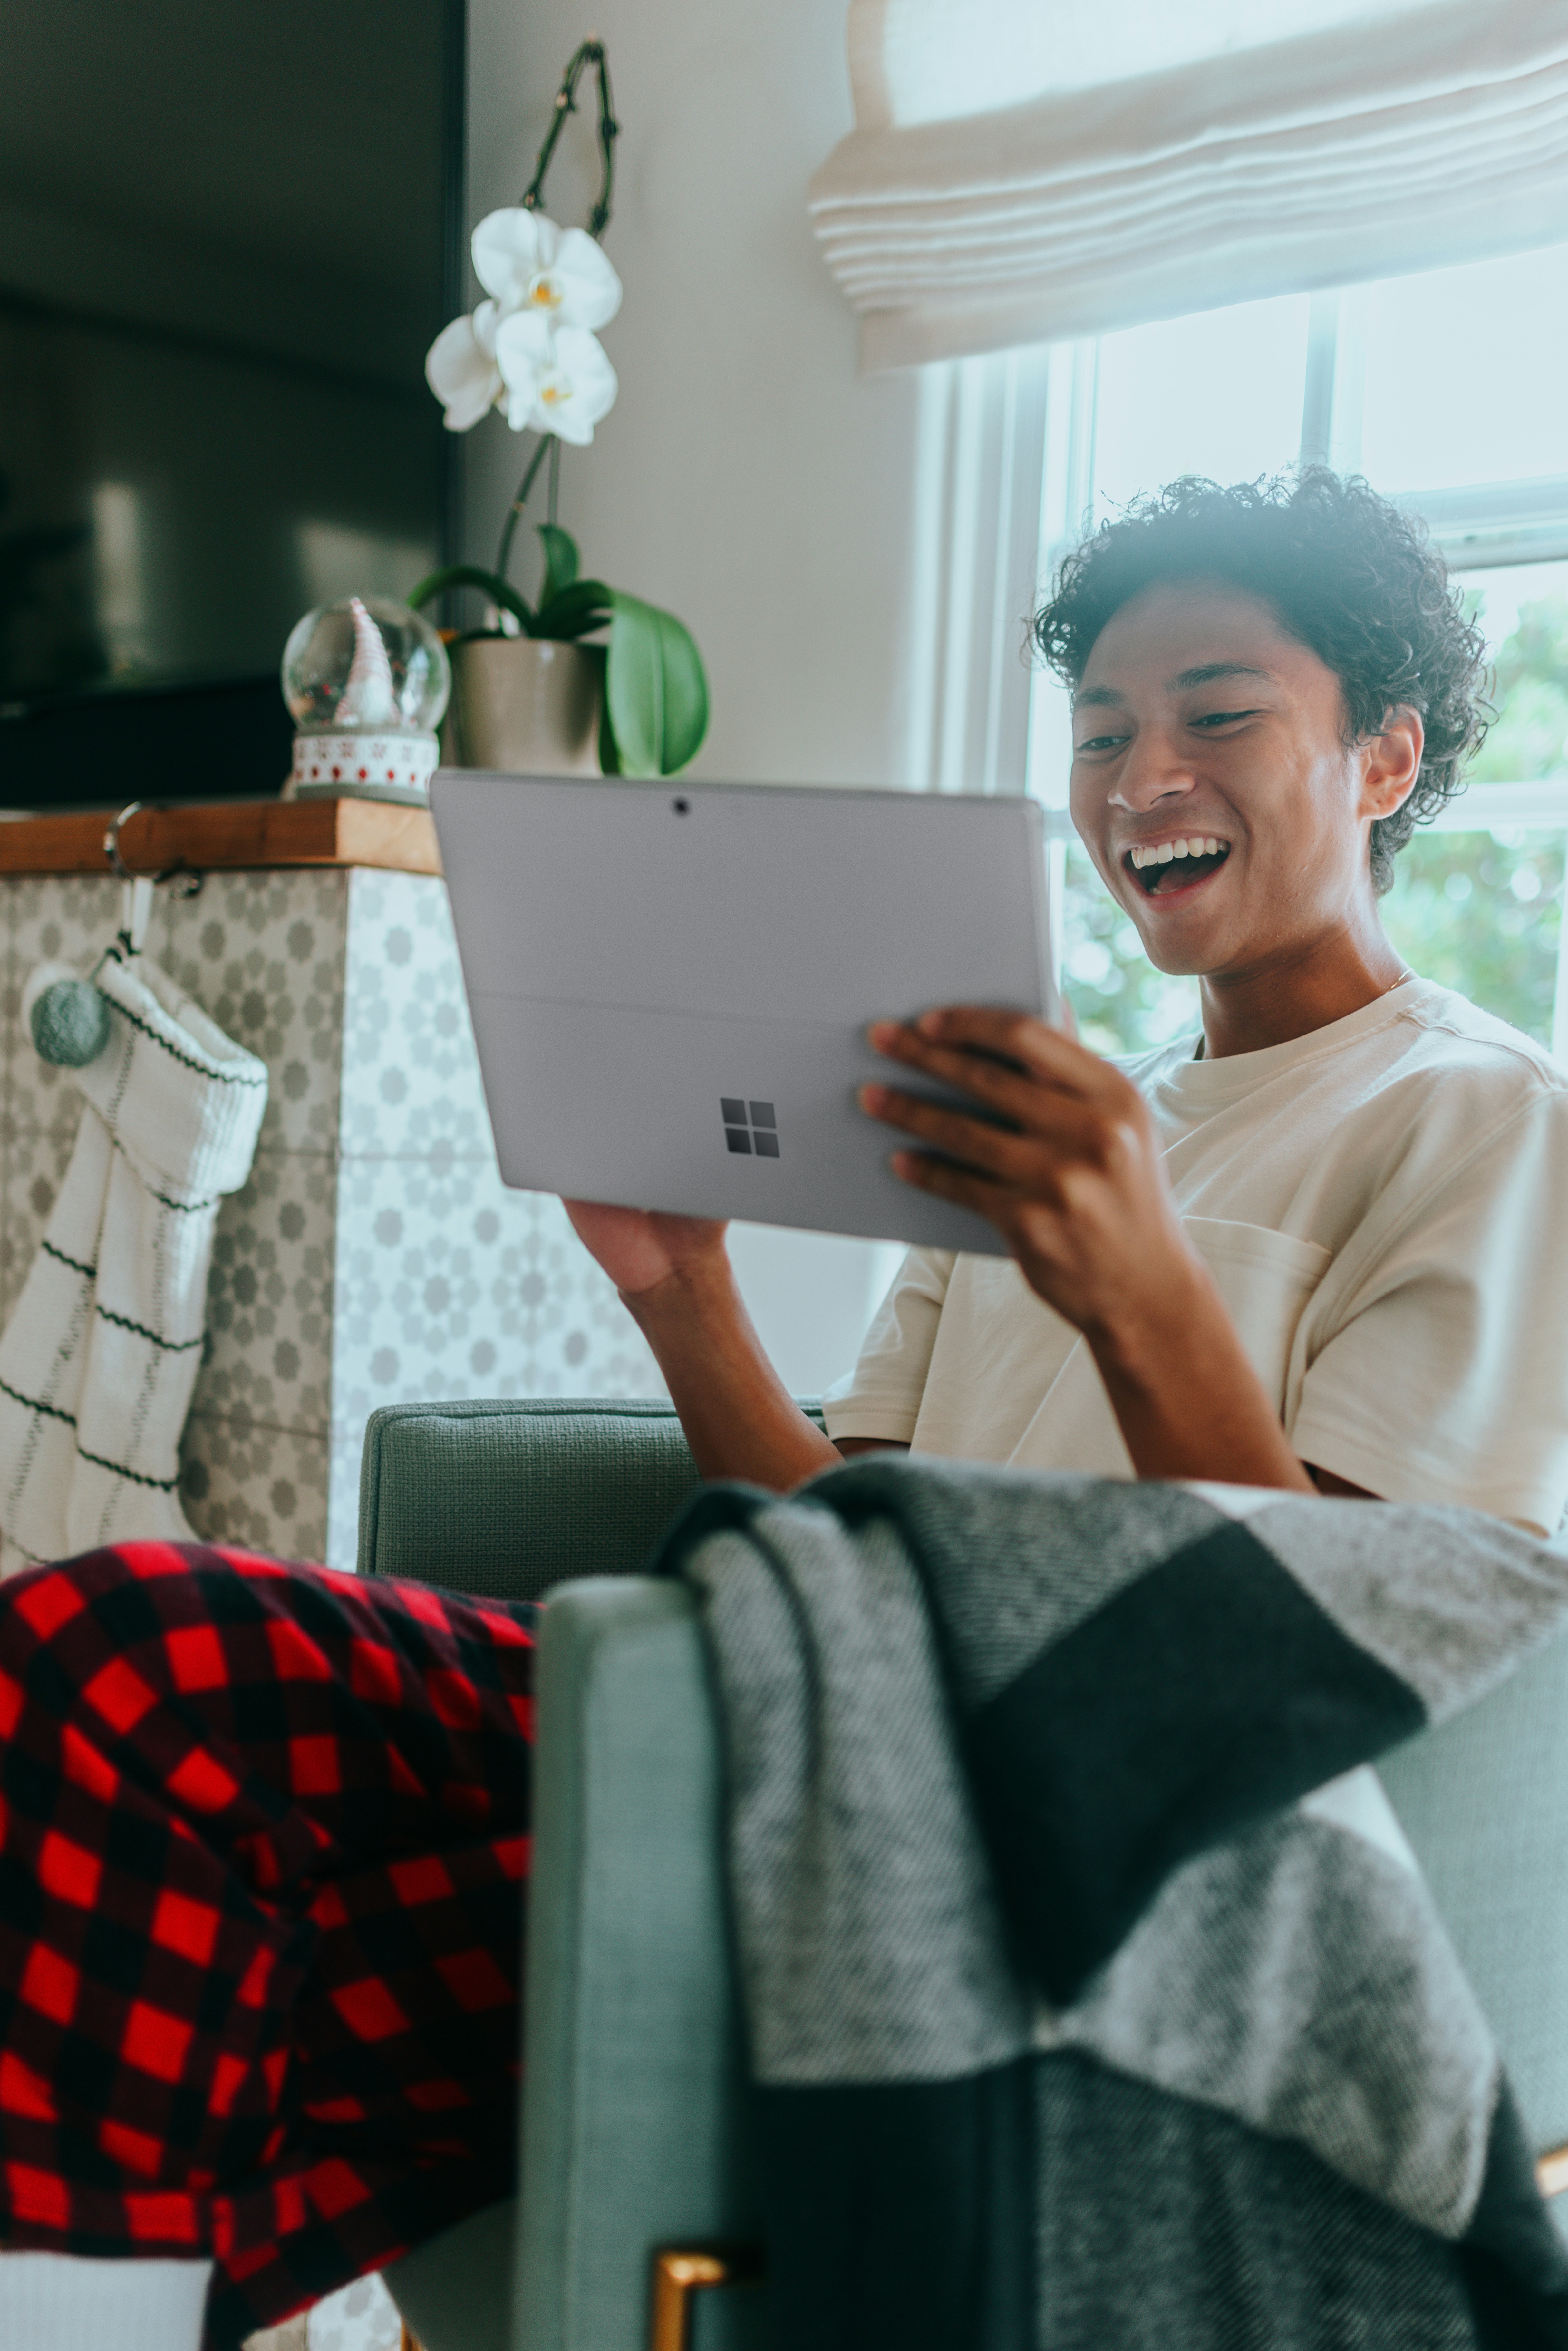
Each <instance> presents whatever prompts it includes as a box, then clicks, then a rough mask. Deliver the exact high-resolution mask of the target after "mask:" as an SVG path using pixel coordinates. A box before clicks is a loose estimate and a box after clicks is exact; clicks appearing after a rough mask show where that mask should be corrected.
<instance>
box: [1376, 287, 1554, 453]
mask: <svg viewBox="0 0 1568 2351" xmlns="http://www.w3.org/2000/svg"><path fill="white" fill-rule="evenodd" d="M1565 372H1568V246H1552V247H1551V248H1550V249H1549V250H1548V251H1546V252H1544V253H1521V254H1514V255H1511V256H1510V257H1509V258H1508V259H1507V260H1506V261H1477V262H1470V263H1468V264H1467V265H1466V266H1465V267H1463V268H1462V269H1432V270H1427V271H1426V272H1424V273H1423V275H1422V276H1420V277H1395V278H1390V279H1388V280H1386V281H1385V283H1384V284H1382V285H1379V286H1374V287H1371V288H1370V289H1369V296H1368V310H1367V329H1366V397H1365V406H1364V411H1363V415H1362V439H1361V463H1362V466H1363V468H1364V471H1365V474H1366V476H1367V478H1368V480H1369V481H1371V482H1372V483H1374V484H1375V486H1376V487H1377V488H1378V489H1380V490H1445V489H1459V488H1462V487H1463V486H1465V485H1466V484H1467V483H1470V482H1520V481H1530V480H1533V479H1534V478H1535V477H1536V476H1537V475H1543V474H1568V402H1564V399H1563V377H1564V373H1565Z"/></svg>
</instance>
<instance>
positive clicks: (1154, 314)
mask: <svg viewBox="0 0 1568 2351" xmlns="http://www.w3.org/2000/svg"><path fill="white" fill-rule="evenodd" d="M849 34H850V64H851V75H852V83H853V88H854V99H855V118H856V121H855V128H854V130H853V131H852V132H851V133H850V135H849V136H848V138H846V139H845V140H843V141H841V144H840V145H839V146H838V147H837V148H836V149H835V150H834V152H833V153H832V154H831V156H830V157H829V158H828V161H827V162H826V163H824V164H823V166H822V168H821V171H820V172H818V173H817V175H816V177H815V179H814V180H813V181H812V183H811V188H810V209H811V215H812V221H813V225H814V226H815V229H816V232H817V235H818V236H819V237H820V239H821V244H822V247H823V250H824V252H825V254H826V256H827V258H828V262H829V264H830V266H831V269H832V271H833V273H834V275H835V277H837V278H838V280H839V282H840V284H841V286H842V287H843V289H844V291H845V293H846V294H847V295H848V296H849V298H850V299H851V301H852V303H853V304H854V306H855V308H856V309H857V310H859V311H860V313H861V314H862V357H863V360H864V364H865V365H866V366H867V367H868V368H869V369H873V370H874V369H879V368H888V367H902V366H908V365H910V364H912V363H914V362H915V361H918V360H929V359H945V358H950V357H953V356H955V355H956V354H958V353H962V352H968V351H984V350H1000V349H1003V348H1006V347H1008V346H1010V345H1014V344H1020V343H1032V342H1042V341H1053V340H1058V339H1059V338H1061V337H1064V336H1072V335H1085V334H1094V333H1099V332H1101V331H1103V330H1104V329H1110V328H1113V327H1119V326H1127V325H1130V324H1133V323H1134V322H1135V321H1138V320H1142V319H1158V318H1172V317H1176V316H1177V315H1178V314H1180V313H1183V312H1186V311H1190V310H1203V309H1209V308H1215V307H1216V306H1218V304H1221V303H1227V302H1239V301H1246V300H1249V299H1251V298H1256V297H1259V296H1262V295H1268V294H1278V293H1285V292H1290V291H1296V290H1300V289H1301V288H1304V287H1316V286H1330V285H1343V284H1346V283H1349V282H1350V281H1352V280H1354V279H1359V278H1366V277H1394V276H1399V275H1403V274H1404V273H1406V272H1407V271H1413V270H1419V269H1425V268H1434V267H1437V266H1442V265H1444V264H1448V263H1452V262H1458V261H1465V260H1479V259H1482V258H1484V257H1486V256H1490V255H1493V254H1499V253H1505V252H1511V251H1521V250H1523V249H1525V248H1526V247H1530V246H1542V245H1550V244H1555V243H1558V242H1560V241H1562V240H1563V239H1568V0H1384V5H1370V4H1369V0H1189V5H1186V6H1185V7H1181V8H1177V7H1176V6H1174V5H1172V0H851V5H850V12H849ZM1486 331H1487V322H1486V320H1485V319H1472V320H1468V321H1466V320H1458V319H1445V320H1443V321H1442V322H1440V324H1438V325H1437V327H1436V328H1435V330H1434V340H1433V342H1432V344H1431V345H1430V346H1428V347H1427V349H1426V350H1423V351H1421V352H1420V353H1417V354H1413V355H1412V360H1413V364H1419V365H1421V366H1423V367H1430V366H1432V365H1435V364H1437V365H1440V364H1441V347H1442V341H1443V339H1444V337H1446V336H1447V335H1450V334H1485V333H1486Z"/></svg>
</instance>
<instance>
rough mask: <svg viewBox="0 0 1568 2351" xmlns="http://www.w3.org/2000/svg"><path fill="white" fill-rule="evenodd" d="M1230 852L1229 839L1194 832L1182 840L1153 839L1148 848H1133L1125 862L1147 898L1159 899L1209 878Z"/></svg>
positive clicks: (1126, 856) (1124, 858)
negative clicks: (1224, 839) (1221, 839)
mask: <svg viewBox="0 0 1568 2351" xmlns="http://www.w3.org/2000/svg"><path fill="white" fill-rule="evenodd" d="M1229 854H1230V843H1229V842H1228V841H1220V840H1218V839H1217V838H1216V837H1215V835H1214V834H1213V833H1207V834H1201V835H1200V834H1197V833H1192V834H1189V835H1188V836H1187V837H1186V839H1184V840H1180V841H1151V842H1149V843H1148V844H1147V846H1146V847H1138V848H1134V849H1129V850H1128V851H1127V852H1125V854H1124V857H1123V860H1122V862H1123V864H1124V866H1125V867H1126V869H1127V871H1128V872H1129V873H1131V874H1132V875H1133V877H1134V880H1135V881H1136V883H1137V884H1138V887H1139V889H1140V890H1142V892H1143V893H1144V895H1145V897H1146V898H1159V897H1164V896H1166V895H1168V894H1169V893H1171V892H1172V891H1176V890H1188V889H1190V888H1191V887H1192V886H1193V884H1194V883H1197V882H1205V881H1207V878H1208V876H1209V875H1210V874H1211V873H1218V871H1219V868H1220V867H1221V866H1222V865H1223V864H1224V862H1225V861H1226V859H1227V858H1228V856H1229Z"/></svg>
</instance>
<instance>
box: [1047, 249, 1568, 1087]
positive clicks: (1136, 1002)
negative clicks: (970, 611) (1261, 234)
mask: <svg viewBox="0 0 1568 2351" xmlns="http://www.w3.org/2000/svg"><path fill="white" fill-rule="evenodd" d="M1047 364H1048V366H1049V371H1050V383H1049V390H1048V393H1047V401H1046V406H1047V414H1048V419H1049V420H1050V421H1049V423H1048V427H1047V434H1046V452H1045V479H1044V483H1043V485H1042V491H1041V513H1042V517H1044V522H1043V526H1042V531H1041V556H1042V559H1043V561H1042V565H1041V569H1042V570H1043V569H1048V568H1051V567H1053V566H1054V564H1055V562H1056V561H1058V560H1059V559H1060V558H1061V554H1062V553H1063V552H1064V551H1065V549H1067V548H1068V547H1069V546H1071V545H1072V544H1074V543H1075V542H1076V541H1077V539H1078V538H1080V537H1081V536H1082V531H1083V529H1084V528H1086V527H1092V525H1093V524H1095V523H1097V522H1098V521H1100V520H1101V519H1102V518H1103V517H1105V516H1107V515H1112V514H1114V513H1115V512H1116V511H1117V510H1118V508H1119V507H1122V506H1123V505H1124V504H1125V503H1126V501H1127V500H1128V499H1129V498H1131V497H1133V496H1136V495H1137V494H1138V493H1139V492H1140V491H1145V490H1152V489H1155V488H1157V487H1158V486H1160V485H1161V484H1162V483H1164V482H1166V481H1169V480H1171V479H1173V478H1174V477H1175V476H1176V475H1178V474H1181V473H1187V472H1192V473H1202V474H1207V475H1212V476H1213V477H1214V478H1215V479H1217V480H1220V481H1238V480H1244V479H1248V478H1250V477H1252V476H1254V475H1258V474H1261V473H1267V472H1273V471H1276V470H1277V469H1279V468H1280V467H1281V466H1284V465H1290V464H1291V462H1292V461H1293V460H1295V459H1296V458H1297V457H1301V458H1306V459H1312V458H1318V459H1325V460H1327V461H1328V462H1329V463H1331V464H1333V465H1336V466H1339V467H1340V468H1342V469H1344V470H1354V471H1360V472H1364V473H1365V474H1366V475H1367V476H1368V478H1369V479H1370V480H1371V482H1372V483H1373V485H1374V486H1375V487H1376V488H1378V489H1380V490H1383V491H1385V492H1386V493H1387V494H1388V495H1389V496H1394V497H1396V498H1397V499H1398V500H1399V502H1400V503H1401V504H1402V505H1405V506H1407V507H1411V508H1412V509H1413V510H1415V511H1416V512H1418V513H1420V514H1422V515H1423V516H1424V517H1426V519H1427V522H1428V524H1429V525H1430V527H1431V528H1432V531H1433V534H1434V536H1435V538H1437V542H1438V544H1439V545H1440V546H1441V548H1442V549H1443V552H1444V553H1445V555H1446V556H1447V557H1448V561H1449V564H1450V566H1451V567H1452V568H1453V569H1454V571H1455V573H1456V575H1457V576H1458V579H1459V580H1461V582H1462V584H1463V587H1464V590H1465V592H1466V593H1467V595H1469V597H1470V598H1471V599H1472V600H1473V603H1474V609H1475V611H1476V613H1477V615H1478V617H1479V621H1480V622H1481V625H1482V627H1483V629H1484V630H1485V632H1486V635H1487V639H1488V642H1489V645H1490V650H1491V654H1492V658H1493V661H1494V662H1495V664H1496V670H1497V684H1496V689H1495V694H1494V700H1495V703H1496V706H1497V713H1498V716H1497V721H1496V724H1495V726H1494V727H1493V729H1492V732H1491V734H1490V737H1489V738H1488V741H1487V744H1486V746H1485V748H1484V750H1483V751H1482V753H1481V755H1480V757H1479V759H1478V760H1477V761H1476V763H1475V764H1474V766H1473V767H1472V768H1471V770H1470V781H1469V786H1468V789H1466V790H1465V791H1464V792H1463V793H1462V794H1461V795H1460V797H1459V798H1458V799H1457V800H1456V801H1455V802H1454V803H1453V804H1452V806H1451V807H1449V808H1448V809H1446V810H1443V811H1442V813H1441V814H1440V816H1439V817H1438V819H1437V821H1436V822H1435V823H1434V824H1433V825H1431V826H1430V827H1427V828H1424V829H1423V830H1421V831H1418V832H1417V833H1416V838H1415V840H1414V841H1412V842H1411V843H1410V845H1409V846H1408V848H1406V850H1404V851H1403V852H1401V854H1400V857H1399V861H1398V866H1397V879H1396V883H1395V886H1394V888H1393V890H1392V891H1391V893H1389V895H1388V897H1387V898H1386V899H1385V902H1384V915H1385V922H1386V924H1387V927H1388V930H1389V933H1390V935H1391V936H1392V938H1393V939H1394V942H1395V944H1396V946H1397V947H1398V949H1399V951H1400V953H1401V954H1402V955H1404V956H1406V957H1407V958H1408V960H1409V961H1410V963H1411V964H1412V965H1413V966H1414V967H1415V968H1416V970H1418V971H1420V972H1421V973H1422V974H1423V975H1424V976H1426V977H1429V978H1432V979H1437V980H1441V981H1444V982H1445V983H1447V984H1448V986H1450V987H1457V988H1459V989H1461V990H1462V991H1463V993H1464V994H1466V995H1467V996H1469V997H1472V998H1474V999H1475V1001H1476V1002H1477V1003H1479V1004H1481V1005H1484V1006H1485V1007H1487V1008H1488V1009H1489V1010H1491V1011H1494V1012H1497V1013H1499V1014H1500V1015H1501V1017H1502V1018H1503V1019H1508V1020H1511V1021H1513V1022H1514V1023H1515V1024H1516V1025H1517V1026H1518V1027H1519V1028H1521V1029H1525V1030H1527V1031H1528V1033H1529V1034H1530V1035H1531V1036H1533V1037H1536V1038H1538V1039H1540V1040H1542V1042H1543V1043H1548V1044H1552V1046H1553V1047H1554V1048H1555V1050H1558V1051H1559V1052H1561V1053H1563V1054H1564V1056H1565V1057H1568V959H1564V958H1563V957H1561V956H1560V955H1559V940H1560V935H1561V925H1562V910H1563V879H1564V858H1565V851H1568V402H1564V401H1563V397H1562V389H1561V387H1562V385H1563V381H1564V376H1565V373H1568V246H1559V247H1556V248H1553V249H1552V250H1550V251H1548V252H1544V253H1536V254H1529V255H1523V256H1517V257H1513V258H1510V259H1508V260H1504V261H1491V262H1484V263H1477V264H1469V265H1467V266H1464V267H1461V268H1454V269H1447V270H1436V271H1431V272H1427V273H1426V274H1424V275H1422V276H1419V277H1408V278H1399V279H1393V280H1390V281H1388V282H1386V283H1385V284H1382V285H1374V286H1365V287H1355V288H1354V289H1349V290H1347V291H1345V292H1343V293H1328V294H1316V295H1311V296H1309V295H1291V296H1285V297H1281V298H1277V299H1274V300H1270V301H1264V302H1250V303H1244V304H1239V305H1238V306H1237V307H1235V308H1232V309H1228V310H1219V311H1211V312H1208V313H1207V314H1205V315H1204V316H1202V317H1199V318H1186V319H1174V320H1171V321H1168V322H1165V323H1161V324H1157V325H1154V326H1146V327H1137V328H1134V329H1129V330H1127V331H1126V332H1124V333H1120V334H1114V335H1106V336H1103V337H1102V338H1101V339H1099V340H1098V341H1093V342H1085V343H1080V344H1076V345H1071V346H1065V347H1060V348H1058V349H1057V350H1053V351H1052V352H1051V355H1050V358H1049V361H1048V362H1047ZM1029 734H1030V750H1029V758H1030V789H1033V790H1034V791H1036V792H1037V793H1038V794H1039V795H1040V798H1041V799H1044V801H1045V802H1046V804H1047V807H1048V809H1049V810H1050V811H1051V830H1052V833H1053V837H1054V838H1053V851H1052V854H1053V859H1054V864H1055V883H1056V892H1057V897H1058V903H1059V904H1060V906H1061V914H1062V924H1061V930H1062V963H1063V981H1064V985H1065V987H1066V988H1067V992H1068V994H1069V995H1070V996H1071V998H1072V1001H1073V1004H1074V1007H1075V1008H1076V1010H1077V1013H1078V1018H1079V1020H1080V1023H1081V1026H1082V1030H1083V1033H1084V1035H1085V1037H1086V1038H1087V1040H1089V1041H1090V1042H1092V1043H1093V1044H1095V1045H1096V1046H1098V1047H1100V1048H1101V1049H1102V1050H1105V1051H1112V1052H1129V1051H1135V1050H1138V1049H1140V1048H1141V1047H1143V1046H1145V1045H1153V1044H1157V1043H1160V1042H1162V1041H1164V1040H1166V1039H1168V1038H1170V1037H1173V1036H1176V1035H1179V1034H1180V1033H1181V1032H1182V1031H1183V1030H1184V1029H1190V1028H1192V1027H1193V1026H1195V1025H1196V1022H1197V983H1196V982H1195V981H1191V980H1172V979H1168V978H1166V977H1164V976H1163V975H1162V974H1160V973H1158V972H1155V971H1154V970H1152V968H1151V967H1150V966H1149V965H1148V964H1147V962H1146V961H1145V957H1144V955H1143V950H1142V948H1141V946H1140V945H1139V943H1138V938H1137V935H1136V933H1135V931H1134V928H1133V925H1132V924H1131V923H1130V922H1129V921H1128V920H1127V918H1126V917H1125V915H1124V914H1122V913H1121V911H1120V910H1119V909H1118V908H1117V906H1116V905H1115V904H1114V903H1113V900H1112V899H1111V898H1110V896H1109V895H1108V893H1106V892H1105V890H1104V889H1103V885H1102V884H1101V883H1100V882H1099V880H1098V877H1097V876H1096V875H1095V874H1094V872H1093V870H1092V867H1091V866H1090V864H1089V861H1088V859H1087V858H1086V857H1085V855H1084V854H1083V852H1082V849H1081V848H1080V847H1079V846H1078V843H1077V841H1076V840H1075V839H1074V838H1073V837H1072V836H1071V828H1070V826H1069V825H1068V823H1067V820H1066V813H1065V811H1066V798H1067V789H1066V788H1067V753H1068V744H1069V739H1070V738H1069V731H1068V726H1067V718H1066V707H1065V695H1063V693H1062V691H1061V688H1060V687H1058V686H1057V685H1056V684H1055V683H1054V681H1053V680H1051V679H1050V678H1047V677H1043V676H1037V677H1036V679H1035V681H1034V684H1033V687H1032V691H1031V701H1030V729H1029Z"/></svg>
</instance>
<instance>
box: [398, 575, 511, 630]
mask: <svg viewBox="0 0 1568 2351" xmlns="http://www.w3.org/2000/svg"><path fill="white" fill-rule="evenodd" d="M446 588H477V589H478V590H480V591H481V593H482V594H484V595H486V596H488V598H489V599H490V601H491V603H492V604H495V605H497V606H499V608H500V609H501V610H502V611H507V612H510V613H511V615H512V617H513V619H514V620H515V621H517V623H518V625H519V627H520V628H521V630H522V632H523V634H524V636H525V637H531V636H534V635H536V634H537V633H538V632H537V630H536V627H535V624H534V616H533V614H532V612H530V611H529V610H528V606H527V605H526V604H525V603H524V601H523V600H522V598H521V597H520V596H519V595H518V593H517V590H516V589H515V588H508V586H507V582H506V581H505V580H503V579H502V578H501V577H500V576H499V574H498V573H497V572H494V571H485V570H482V569H480V567H479V565H478V564H476V563H448V564H446V565H445V566H444V568H443V569H441V570H440V571H431V572H428V573H427V574H426V575H425V577H424V578H423V580H421V581H420V583H419V585H418V587H417V588H415V589H414V590H413V592H412V593H411V594H410V595H408V596H405V597H404V599H403V601H404V603H406V604H412V605H413V609H414V611H416V612H417V611H418V610H419V608H420V606H421V605H422V604H428V603H429V601H430V600H431V598H432V597H433V596H439V595H440V594H441V592H442V590H444V589H446Z"/></svg>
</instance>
